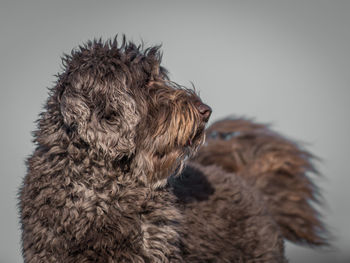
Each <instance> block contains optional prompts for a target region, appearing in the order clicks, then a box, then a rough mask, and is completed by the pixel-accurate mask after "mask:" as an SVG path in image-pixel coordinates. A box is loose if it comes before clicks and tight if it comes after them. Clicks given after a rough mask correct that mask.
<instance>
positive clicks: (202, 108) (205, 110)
mask: <svg viewBox="0 0 350 263" xmlns="http://www.w3.org/2000/svg"><path fill="white" fill-rule="evenodd" d="M196 107H197V110H198V111H199V113H200V114H201V116H202V118H203V121H205V122H207V121H208V120H209V117H210V115H211V112H212V110H211V108H210V107H209V106H208V105H207V104H204V103H202V102H197V103H196Z"/></svg>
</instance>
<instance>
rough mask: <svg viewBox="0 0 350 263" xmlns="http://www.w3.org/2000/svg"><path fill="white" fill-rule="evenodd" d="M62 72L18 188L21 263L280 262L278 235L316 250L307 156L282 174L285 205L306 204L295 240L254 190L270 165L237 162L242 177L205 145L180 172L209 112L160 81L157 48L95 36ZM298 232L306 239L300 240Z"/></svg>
mask: <svg viewBox="0 0 350 263" xmlns="http://www.w3.org/2000/svg"><path fill="white" fill-rule="evenodd" d="M64 66H65V71H64V72H63V73H62V74H61V75H59V78H58V82H57V84H56V86H55V87H54V88H53V89H52V92H51V95H50V98H49V100H48V102H47V105H46V111H45V112H44V113H43V114H42V115H41V118H40V119H39V129H38V131H37V132H35V142H36V144H37V148H36V150H35V152H34V154H33V155H32V156H31V157H30V158H29V160H28V163H27V164H28V174H27V176H26V177H25V179H24V183H23V187H22V188H21V191H20V214H21V223H22V230H23V234H22V241H23V255H24V259H25V262H283V261H284V260H285V259H284V253H283V239H282V235H283V236H284V237H286V238H289V239H292V240H293V238H294V241H305V242H308V243H310V244H316V245H318V244H322V243H323V241H324V240H323V239H321V237H320V235H319V234H318V233H317V231H316V229H314V228H313V227H314V226H316V227H318V226H319V227H321V226H322V224H321V223H320V221H319V220H318V219H317V215H316V212H315V210H314V209H313V208H312V207H311V206H310V205H309V204H308V203H307V201H308V200H311V199H312V198H313V189H312V188H308V185H309V184H310V181H309V179H307V177H305V175H304V174H305V171H306V170H308V169H309V168H308V167H309V166H306V164H307V165H309V164H310V163H309V162H308V160H306V159H305V163H303V164H302V163H299V164H296V165H295V166H293V167H292V169H291V170H293V171H295V173H293V172H291V173H290V174H289V176H290V177H292V178H294V177H297V178H301V179H300V180H299V181H298V182H299V184H298V186H305V187H306V188H305V189H306V190H305V191H300V189H299V188H295V189H294V188H293V189H292V190H290V192H288V193H290V194H292V196H293V193H295V196H297V197H298V198H299V199H298V200H299V201H298V200H296V199H295V198H294V199H293V198H292V199H293V200H294V201H295V200H296V201H295V202H294V203H293V202H292V203H288V204H290V205H291V206H292V207H293V205H294V207H295V208H296V209H299V207H298V206H299V205H300V207H302V208H304V209H306V210H307V211H306V214H307V215H308V216H306V217H304V218H307V219H309V220H305V222H306V223H308V224H309V225H307V224H306V225H305V224H299V225H298V224H292V230H293V231H294V232H293V233H295V234H294V236H293V235H288V233H287V232H286V230H285V229H287V228H288V226H289V225H288V224H289V221H288V220H284V221H283V218H281V217H280V212H281V211H279V210H278V209H275V207H276V204H277V205H278V204H280V202H282V200H283V198H281V199H274V198H273V197H272V196H271V195H269V194H268V191H267V187H266V184H264V183H263V182H268V181H269V180H270V181H271V177H273V176H274V175H275V174H278V172H280V171H281V169H277V170H275V171H273V172H272V175H271V176H270V177H268V176H262V177H261V178H263V179H262V181H263V182H261V181H259V180H251V179H249V178H258V177H259V178H260V175H262V174H264V173H262V170H259V167H260V163H259V162H260V161H261V160H260V159H259V158H257V162H256V163H255V166H252V163H254V161H255V160H251V162H250V163H249V165H246V167H247V169H245V170H244V169H243V168H242V167H243V166H244V164H242V165H241V166H240V167H241V168H242V171H243V170H244V171H245V172H241V171H238V170H235V169H230V168H229V169H228V168H227V167H230V166H227V165H226V163H225V160H224V159H222V158H220V157H219V155H216V154H217V153H218V151H216V150H215V149H216V147H215V145H219V146H220V145H221V144H222V140H217V139H216V138H211V139H210V140H209V141H208V143H210V144H208V145H207V146H204V147H202V148H200V151H199V154H198V156H196V157H193V161H191V162H190V163H189V164H188V165H187V166H186V167H185V165H184V164H185V163H184V161H185V159H186V158H187V157H192V156H193V154H194V153H195V152H196V151H197V150H198V148H199V147H200V145H202V143H203V141H204V126H205V123H206V122H207V120H208V118H209V116H210V113H211V110H210V108H209V107H208V106H207V105H205V104H204V103H202V102H201V100H200V98H199V97H198V96H197V95H196V94H195V93H194V92H193V91H192V90H188V89H185V88H183V87H180V86H178V85H176V84H174V83H173V82H170V81H169V80H168V77H167V71H166V70H165V69H164V68H162V67H161V66H160V55H159V51H158V48H150V49H146V50H145V51H142V49H141V48H140V47H136V46H135V45H134V44H132V43H129V44H128V43H126V42H125V41H123V44H122V45H121V46H118V45H117V42H116V41H113V42H109V43H102V42H101V41H95V42H90V43H88V44H87V45H85V46H84V47H81V48H80V49H79V50H76V51H74V52H72V55H71V56H67V57H66V58H65V59H64ZM227 121H228V122H232V121H233V120H227ZM233 122H235V121H233ZM235 123H236V122H235ZM219 124H220V123H219ZM224 126H225V125H224ZM220 127H222V126H220V125H219V126H215V124H214V125H213V126H212V128H210V129H209V130H208V133H209V135H210V132H212V131H213V129H214V130H215V129H218V130H220ZM230 129H231V128H230ZM230 131H231V132H234V130H230ZM211 137H213V136H211ZM276 138H277V137H271V140H274V139H276ZM226 145H229V144H228V143H227V142H226ZM249 147H251V146H249ZM295 147H296V146H295ZM222 149H223V152H221V153H220V154H228V155H230V154H232V153H233V154H234V153H236V151H235V149H234V148H230V146H227V148H222ZM225 149H226V152H225ZM227 149H230V150H228V152H227ZM295 149H296V150H298V149H297V148H295ZM289 153H291V152H289ZM286 154H287V155H288V152H286ZM212 155H215V156H216V157H215V156H213V158H212V159H210V158H208V156H212ZM215 158H216V159H217V160H216V161H215ZM301 158H302V159H303V156H301ZM258 159H259V162H258ZM287 159H288V158H287ZM287 159H286V160H287ZM233 160H236V159H233ZM281 162H284V161H282V160H281ZM287 163H288V162H287ZM232 165H236V164H232ZM298 165H299V166H298ZM236 166H237V165H236ZM236 166H235V167H236ZM301 166H303V167H304V168H305V169H304V170H300V169H299V170H298V169H297V168H298V167H299V168H300V167H301ZM251 167H255V169H257V170H253V168H251ZM310 167H312V166H310ZM261 168H263V166H261ZM253 171H254V173H255V174H250V173H252V172H253ZM269 171H270V170H269ZM271 171H272V170H271ZM277 171H278V172H277ZM181 172H182V173H181ZM232 172H235V173H232ZM180 173H181V175H179V174H180ZM264 178H269V179H268V180H267V179H266V180H265V179H264ZM302 178H305V180H304V181H303V180H302ZM257 181H259V183H256V182H257ZM284 188H287V187H286V186H284ZM284 188H283V189H284ZM274 189H275V188H274ZM303 189H304V188H303ZM284 190H285V189H284ZM284 190H283V191H284ZM283 191H282V192H283ZM284 192H286V191H284ZM299 192H300V193H301V192H302V193H306V194H300V195H299V194H298V193H299ZM295 196H294V197H295ZM276 200H277V201H276ZM275 201H276V202H275ZM282 212H283V211H282ZM290 217H291V215H289V219H290ZM301 217H302V216H301ZM299 222H300V220H299ZM305 226H306V228H308V229H307V231H309V232H308V233H309V235H303V234H300V233H305V231H304V232H303V231H301V230H300V229H299V228H302V229H304V230H305ZM303 227H304V228H303ZM298 230H300V231H299V232H298ZM310 233H311V234H310Z"/></svg>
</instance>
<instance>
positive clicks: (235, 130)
mask: <svg viewBox="0 0 350 263" xmlns="http://www.w3.org/2000/svg"><path fill="white" fill-rule="evenodd" d="M206 133H207V140H206V144H205V146H204V147H202V148H201V149H200V150H199V152H198V154H197V156H196V158H195V160H196V161H197V162H200V163H201V164H203V165H212V164H215V165H219V166H220V167H222V168H223V169H224V170H225V171H227V172H231V173H232V172H233V173H235V174H236V175H237V176H240V177H243V178H244V179H245V181H246V182H248V183H249V184H250V185H251V186H253V187H254V188H255V189H257V190H259V192H260V193H261V194H262V197H263V199H264V200H265V202H266V204H267V206H268V209H269V212H270V214H271V215H272V217H273V218H274V220H275V221H276V222H277V223H278V225H279V226H280V228H281V231H282V233H283V236H284V237H285V238H287V239H289V240H290V241H293V242H296V243H299V244H308V245H311V246H319V245H327V236H328V234H327V231H326V229H325V227H324V225H323V223H322V222H321V221H320V218H319V213H318V212H317V211H316V209H315V208H314V206H313V205H312V204H313V203H316V204H317V203H319V198H320V195H319V191H318V189H317V187H316V186H315V185H314V184H313V182H312V181H311V178H310V176H309V175H308V174H309V173H316V174H317V171H316V169H315V168H314V166H313V164H312V163H311V159H312V158H313V156H312V155H311V154H310V153H308V152H307V151H305V150H303V149H301V148H300V147H299V146H298V145H297V144H295V143H293V142H291V141H289V140H287V139H286V138H283V137H282V136H280V135H278V134H277V133H275V132H273V131H272V130H270V129H269V128H268V126H266V125H262V124H257V123H254V122H252V121H249V120H246V119H239V118H237V119H234V118H232V119H224V120H221V121H217V122H216V123H214V124H212V125H211V126H210V127H209V128H208V129H207V131H206Z"/></svg>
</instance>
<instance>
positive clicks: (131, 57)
mask: <svg viewBox="0 0 350 263" xmlns="http://www.w3.org/2000/svg"><path fill="white" fill-rule="evenodd" d="M160 62H161V54H160V52H159V47H152V48H148V49H144V48H142V46H136V45H134V44H132V43H128V42H126V41H125V40H123V42H122V44H121V45H118V44H117V41H116V40H113V41H108V42H106V43H104V42H102V41H93V42H89V43H87V44H86V45H84V46H82V47H80V48H79V49H77V50H73V51H72V53H71V54H70V55H67V56H65V57H64V58H63V66H64V71H63V73H62V74H60V75H59V80H58V82H57V85H56V87H55V88H54V89H53V91H54V95H53V96H52V97H55V98H56V101H55V100H54V99H49V102H48V112H50V104H53V105H51V106H52V107H54V106H56V109H55V110H51V112H52V111H56V112H59V116H58V117H57V119H61V121H60V123H61V124H62V126H63V127H64V130H65V131H66V133H67V136H66V138H69V139H68V140H66V141H67V143H68V144H69V145H67V146H66V147H67V149H73V148H74V149H75V151H72V153H74V152H75V153H76V152H77V151H78V152H79V151H81V149H82V148H85V149H88V150H87V151H89V156H90V158H91V157H92V156H94V158H103V159H104V160H111V161H114V162H118V161H122V162H123V163H128V166H129V168H130V169H132V170H133V171H135V172H136V173H137V172H138V173H139V174H140V176H141V175H142V174H143V175H144V176H145V177H146V178H147V181H148V182H157V181H158V180H160V179H164V178H165V177H167V176H169V175H170V174H171V173H173V172H174V171H175V170H177V169H178V167H179V166H180V165H181V164H182V163H183V160H184V159H185V157H186V156H188V155H191V154H192V153H193V152H194V151H195V150H196V149H197V148H198V146H199V145H200V144H201V143H202V142H203V137H204V126H205V124H206V122H207V121H208V119H209V116H210V114H211V109H210V107H209V106H207V105H205V104H204V103H202V102H201V100H200V98H199V97H198V96H197V95H196V93H195V92H194V90H192V89H187V88H184V87H182V86H179V85H177V84H175V83H173V82H171V81H170V80H169V79H168V76H167V71H166V70H165V69H164V68H163V67H161V66H160ZM55 104H57V105H55ZM57 106H58V107H57ZM44 116H45V114H44ZM55 118H56V117H55ZM51 119H53V118H51ZM51 129H52V128H51ZM41 135H42V136H44V135H43V133H42V134H41ZM38 141H40V140H38ZM72 145H74V147H73V146H72ZM77 149H78V150H77Z"/></svg>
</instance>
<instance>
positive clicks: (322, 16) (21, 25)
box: [0, 0, 350, 263]
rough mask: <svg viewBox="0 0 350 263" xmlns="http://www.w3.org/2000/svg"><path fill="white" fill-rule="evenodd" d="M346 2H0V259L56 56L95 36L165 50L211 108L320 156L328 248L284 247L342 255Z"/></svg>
mask: <svg viewBox="0 0 350 263" xmlns="http://www.w3.org/2000/svg"><path fill="white" fill-rule="evenodd" d="M349 28H350V1H305V0H300V1H243V0H242V1H90V0H89V1H62V0H61V1H47V0H45V1H44V0H43V1H23V2H19V1H1V2H0V30H1V31H0V33H1V35H0V37H1V41H0V45H1V46H0V47H1V48H0V52H1V54H0V55H1V56H0V69H1V70H0V74H1V96H0V100H1V104H0V107H1V108H0V114H1V129H0V132H1V136H0V138H1V139H0V140H1V147H0V151H1V158H0V160H1V165H0V167H1V184H0V187H1V191H0V200H1V210H0V211H1V212H0V213H1V216H0V218H1V221H0V226H1V230H0V233H1V234H0V262H4V263H5V262H9V263H12V262H22V258H21V252H20V227H19V222H18V212H17V208H16V203H17V200H16V194H17V191H18V187H19V186H20V184H21V181H22V178H23V176H24V175H25V171H26V168H25V165H24V162H25V159H26V158H27V156H28V155H29V154H30V153H31V152H32V151H33V149H34V147H33V144H32V142H31V140H32V136H31V131H33V130H34V129H35V123H34V121H35V120H36V119H37V118H38V114H39V112H40V111H41V110H42V106H43V104H44V102H45V100H46V98H47V88H48V87H52V86H53V82H54V81H55V77H54V74H56V73H57V72H59V71H60V70H61V67H60V63H61V61H60V56H61V55H62V54H63V53H68V52H70V50H71V49H72V48H74V47H76V46H77V45H79V44H82V43H84V42H85V41H87V40H89V39H92V38H94V37H102V38H103V39H107V38H109V37H113V36H115V34H117V33H119V34H123V33H124V34H126V36H127V37H128V39H131V40H133V41H135V42H141V40H143V41H144V42H145V43H146V45H152V44H162V45H163V48H162V49H163V52H164V56H163V65H164V66H165V67H166V68H168V69H169V71H170V73H171V78H172V79H173V80H174V81H176V82H178V83H180V84H183V85H188V86H190V85H191V84H190V83H191V82H193V83H194V85H195V86H196V88H197V89H198V90H200V94H201V97H202V99H203V101H205V102H206V103H208V104H209V105H210V106H211V107H212V108H213V115H212V117H211V121H213V120H217V119H219V118H222V117H225V116H227V115H231V114H234V115H236V116H247V117H254V118H255V119H256V120H257V121H259V122H263V123H272V124H273V127H274V129H275V130H277V131H279V132H282V133H283V134H284V135H286V136H287V137H289V138H292V139H296V140H298V141H301V142H304V143H306V147H307V148H308V149H309V150H311V151H312V152H313V153H314V154H316V155H317V156H318V157H320V158H321V159H322V160H321V161H319V162H317V168H318V169H319V170H320V172H321V173H322V174H323V177H322V178H316V179H317V183H318V184H319V185H320V186H321V188H322V189H323V194H324V198H325V200H326V202H327V205H326V206H325V207H324V208H323V209H322V212H323V214H324V219H325V221H326V222H327V224H328V225H329V227H330V230H331V232H332V234H333V236H334V239H333V248H331V249H327V250H316V251H315V250H311V249H308V248H301V247H299V246H295V245H292V244H290V243H287V246H286V254H287V257H288V258H289V259H290V262H327V263H328V262H350V261H347V260H349V259H350V252H348V249H349V248H350V245H349V244H350V205H349V203H350V194H349V192H350V191H349V186H350V175H349V172H348V171H349V168H348V167H349V165H350V140H349V134H350V123H349V122H350V119H349V113H350V111H349V109H350V106H349V104H350V92H349V88H350V87H349V83H350V71H349V70H350V51H349V48H350V29H349Z"/></svg>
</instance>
